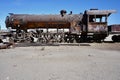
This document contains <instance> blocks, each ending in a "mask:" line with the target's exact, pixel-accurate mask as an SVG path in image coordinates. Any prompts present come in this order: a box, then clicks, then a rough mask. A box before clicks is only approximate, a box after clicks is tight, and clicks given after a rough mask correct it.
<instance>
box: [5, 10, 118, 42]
mask: <svg viewBox="0 0 120 80" xmlns="http://www.w3.org/2000/svg"><path fill="white" fill-rule="evenodd" d="M115 12H116V11H115V10H98V9H90V10H86V11H85V12H84V13H83V14H82V13H80V14H72V11H71V12H70V14H67V11H66V10H61V11H60V14H58V15H30V14H13V13H10V16H7V17H6V21H5V23H6V27H7V28H11V29H12V31H11V33H12V34H11V38H12V39H13V40H14V41H20V42H34V41H35V39H36V41H38V42H40V43H49V42H58V43H60V42H68V43H73V42H78V43H79V42H88V41H101V40H104V39H105V37H106V36H107V35H108V27H107V26H108V25H107V19H108V16H110V14H111V13H115ZM13 29H14V30H15V31H13Z"/></svg>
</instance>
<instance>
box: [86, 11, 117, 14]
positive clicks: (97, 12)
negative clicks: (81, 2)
mask: <svg viewBox="0 0 120 80" xmlns="http://www.w3.org/2000/svg"><path fill="white" fill-rule="evenodd" d="M116 12H117V11H116V10H87V11H86V14H89V15H93V14H96V15H98V14H100V15H109V14H111V13H116Z"/></svg>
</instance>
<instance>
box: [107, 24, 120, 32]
mask: <svg viewBox="0 0 120 80" xmlns="http://www.w3.org/2000/svg"><path fill="white" fill-rule="evenodd" d="M108 27H110V28H111V32H120V24H115V25H110V26H108Z"/></svg>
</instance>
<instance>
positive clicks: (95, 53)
mask: <svg viewBox="0 0 120 80" xmlns="http://www.w3.org/2000/svg"><path fill="white" fill-rule="evenodd" d="M89 45H90V46H87V45H85V46H84V45H81V46H63V45H62V46H27V47H16V48H13V49H3V50H0V80H120V43H90V44H89Z"/></svg>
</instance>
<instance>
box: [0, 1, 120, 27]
mask: <svg viewBox="0 0 120 80" xmlns="http://www.w3.org/2000/svg"><path fill="white" fill-rule="evenodd" d="M0 8H1V10H0V26H1V28H2V29H5V18H6V16H7V15H8V13H19V14H59V11H60V10H62V9H65V10H67V12H69V11H73V14H74V13H75V14H79V13H81V12H84V11H85V10H88V9H90V8H98V9H100V10H109V9H110V10H111V9H114V10H117V13H115V14H112V15H111V16H110V17H109V20H108V24H120V20H119V18H120V0H1V1H0Z"/></svg>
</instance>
